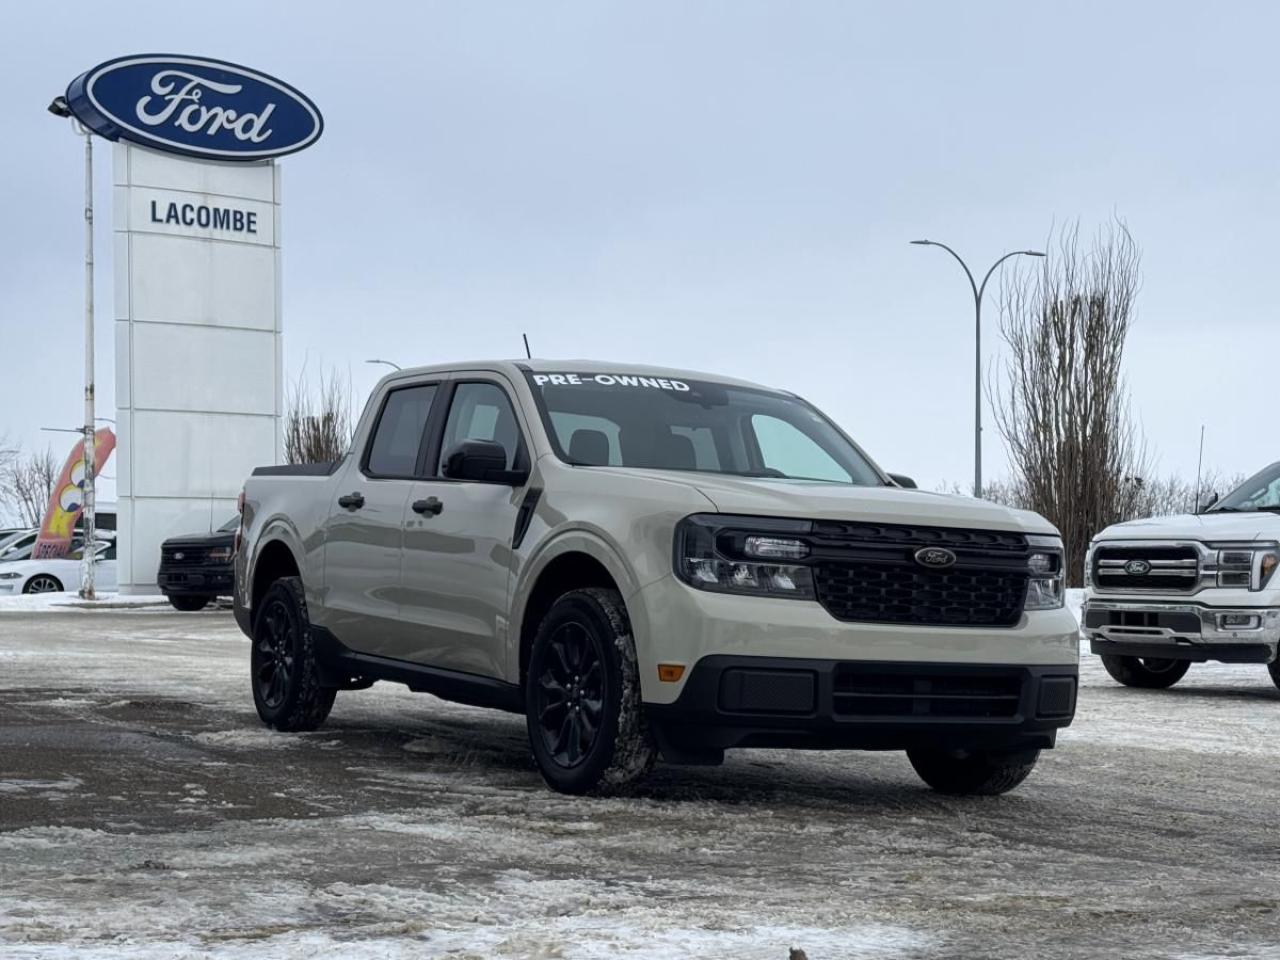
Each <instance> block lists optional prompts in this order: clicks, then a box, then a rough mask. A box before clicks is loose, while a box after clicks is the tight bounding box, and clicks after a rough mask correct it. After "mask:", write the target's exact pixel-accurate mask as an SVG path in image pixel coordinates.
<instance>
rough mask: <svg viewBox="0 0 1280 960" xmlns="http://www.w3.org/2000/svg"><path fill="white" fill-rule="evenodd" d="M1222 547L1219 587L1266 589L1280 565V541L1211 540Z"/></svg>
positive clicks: (1219, 553)
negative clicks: (1234, 541) (1218, 541)
mask: <svg viewBox="0 0 1280 960" xmlns="http://www.w3.org/2000/svg"><path fill="white" fill-rule="evenodd" d="M1209 547H1210V549H1215V550H1217V551H1218V554H1217V560H1218V578H1217V585H1218V586H1219V587H1230V588H1235V589H1237V590H1253V591H1258V590H1262V589H1265V588H1266V586H1267V584H1269V583H1270V582H1271V577H1272V576H1273V575H1274V574H1275V572H1276V567H1277V566H1280V545H1277V544H1274V543H1264V544H1253V543H1211V544H1209Z"/></svg>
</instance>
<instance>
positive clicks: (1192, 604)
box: [1081, 463, 1280, 688]
mask: <svg viewBox="0 0 1280 960" xmlns="http://www.w3.org/2000/svg"><path fill="white" fill-rule="evenodd" d="M1277 566H1280V463H1273V464H1272V465H1271V466H1269V467H1267V468H1266V469H1265V470H1263V471H1261V472H1259V473H1257V474H1256V475H1254V476H1252V477H1250V478H1249V479H1248V480H1246V481H1245V482H1244V483H1243V484H1241V485H1240V486H1239V487H1238V488H1236V489H1235V490H1233V491H1232V492H1231V493H1229V494H1227V495H1226V496H1225V497H1223V498H1222V499H1221V500H1218V501H1216V502H1215V503H1213V504H1212V505H1211V506H1209V507H1208V508H1207V509H1205V510H1203V511H1201V512H1200V513H1198V514H1194V515H1190V516H1181V517H1152V518H1151V519H1149V520H1134V521H1131V522H1129V523H1120V524H1116V525H1115V526H1111V527H1108V528H1107V529H1105V530H1103V531H1102V533H1100V534H1099V535H1098V536H1097V537H1096V538H1095V539H1094V541H1093V543H1092V544H1090V548H1089V553H1088V559H1087V560H1086V561H1085V600H1084V607H1083V611H1082V617H1081V620H1082V627H1083V630H1084V632H1085V633H1086V634H1087V635H1088V637H1089V641H1090V646H1091V648H1092V650H1093V652H1094V653H1096V654H1099V655H1100V656H1101V657H1102V664H1103V666H1104V667H1106V670H1107V672H1108V673H1109V674H1111V676H1112V677H1114V678H1115V679H1116V680H1118V681H1119V682H1120V683H1123V684H1125V685H1126V686H1131V687H1147V688H1164V687H1171V686H1173V685H1174V684H1175V683H1177V682H1178V681H1179V680H1181V679H1182V678H1183V676H1185V675H1186V672H1187V670H1188V669H1190V667H1191V664H1193V663H1203V662H1205V661H1208V660H1220V661H1223V662H1225V663H1258V664H1266V665H1267V669H1268V671H1269V672H1270V674H1271V679H1272V681H1273V682H1274V683H1275V684H1276V686H1278V687H1280V661H1277V659H1276V655H1277V654H1276V648H1277V643H1280V577H1276V576H1275V572H1276V567H1277Z"/></svg>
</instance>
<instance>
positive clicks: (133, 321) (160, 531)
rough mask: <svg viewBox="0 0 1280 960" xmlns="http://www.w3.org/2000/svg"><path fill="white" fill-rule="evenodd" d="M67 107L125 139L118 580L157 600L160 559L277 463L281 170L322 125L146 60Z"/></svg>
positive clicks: (101, 68)
mask: <svg viewBox="0 0 1280 960" xmlns="http://www.w3.org/2000/svg"><path fill="white" fill-rule="evenodd" d="M66 104H67V107H68V108H69V110H70V112H71V113H72V114H73V115H74V116H75V117H76V119H77V120H78V121H79V122H80V123H81V124H83V125H84V127H86V128H87V129H88V130H89V131H91V132H92V133H94V134H96V135H98V136H102V137H104V138H106V139H108V140H112V141H115V147H114V155H113V165H114V176H113V191H112V227H113V244H112V251H113V267H114V275H115V296H114V312H115V355H116V428H117V434H118V438H119V450H118V452H117V457H116V488H117V495H118V500H119V504H118V541H119V543H118V545H119V550H118V556H119V580H120V589H121V592H123V593H152V592H155V591H156V589H157V586H156V570H157V566H158V564H159V557H160V543H161V542H162V541H163V540H165V539H166V538H168V537H170V536H174V535H179V534H188V533H195V532H200V531H203V530H208V529H212V528H213V527H216V526H219V525H221V523H222V522H223V521H224V520H226V519H227V516H228V515H230V514H231V513H232V512H233V511H234V508H235V500H236V496H237V495H238V494H239V492H240V488H241V486H242V484H243V482H244V478H245V477H246V476H247V475H248V473H249V472H250V471H251V470H252V468H253V467H254V466H257V465H259V464H264V463H275V462H278V461H279V460H280V457H281V453H282V449H281V442H280V417H281V414H282V412H283V411H282V407H283V397H284V391H283V355H282V330H283V322H282V316H281V287H280V221H281V197H280V183H281V177H280V168H279V167H278V166H277V164H276V162H275V158H277V157H281V156H284V155H286V154H289V153H294V152H296V151H298V150H301V149H303V148H305V147H307V146H310V145H311V144H312V143H314V142H315V141H316V140H317V139H318V138H319V137H320V134H321V133H322V131H323V129H324V121H323V118H322V117H321V115H320V112H319V110H318V109H317V108H316V106H315V104H313V103H312V102H311V101H310V100H309V99H308V98H307V97H305V96H304V95H303V94H302V93H300V92H299V91H298V90H296V89H294V88H293V87H291V86H289V85H288V84H286V83H284V82H283V81H281V80H278V79H276V78H275V77H272V76H270V75H268V74H265V73H262V72H261V71H257V70H252V69H249V68H248V67H242V66H239V65H237V64H233V63H228V62H226V61H223V60H216V59H212V58H208V57H195V56H185V55H175V54H142V55H135V56H127V57H118V58H116V59H113V60H108V61H106V62H105V63H102V64H99V65H98V66H96V67H94V68H93V69H92V70H88V71H86V72H85V73H83V74H81V75H80V76H79V77H77V78H76V79H75V80H73V81H72V82H71V84H70V86H69V87H68V88H67V93H66Z"/></svg>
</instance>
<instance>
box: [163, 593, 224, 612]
mask: <svg viewBox="0 0 1280 960" xmlns="http://www.w3.org/2000/svg"><path fill="white" fill-rule="evenodd" d="M212 599H213V597H192V596H177V597H170V598H169V602H170V603H171V604H173V609H175V610H181V611H183V612H184V613H195V611H197V610H203V609H204V608H205V607H207V606H208V605H209V601H210V600H212Z"/></svg>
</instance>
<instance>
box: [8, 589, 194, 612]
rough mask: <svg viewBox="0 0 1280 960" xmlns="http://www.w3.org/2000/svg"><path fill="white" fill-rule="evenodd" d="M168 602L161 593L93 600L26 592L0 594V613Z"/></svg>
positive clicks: (132, 606)
mask: <svg viewBox="0 0 1280 960" xmlns="http://www.w3.org/2000/svg"><path fill="white" fill-rule="evenodd" d="M168 603H169V601H168V599H166V598H165V597H162V596H159V595H156V596H126V595H124V594H119V593H100V594H98V599H97V600H81V599H80V595H79V594H76V593H68V592H62V593H28V594H23V595H20V596H16V597H0V613H6V612H12V611H19V612H24V613H25V612H30V611H42V612H43V611H58V612H63V611H67V610H140V609H144V608H147V607H163V606H167V605H168Z"/></svg>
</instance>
